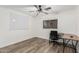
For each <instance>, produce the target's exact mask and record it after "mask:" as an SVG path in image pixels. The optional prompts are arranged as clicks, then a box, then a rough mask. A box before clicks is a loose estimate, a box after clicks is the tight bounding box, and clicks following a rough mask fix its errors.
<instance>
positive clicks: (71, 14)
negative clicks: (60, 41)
mask: <svg viewBox="0 0 79 59" xmlns="http://www.w3.org/2000/svg"><path fill="white" fill-rule="evenodd" d="M58 31H59V32H64V33H71V34H77V15H76V9H74V10H68V11H65V12H61V13H59V14H58Z"/></svg>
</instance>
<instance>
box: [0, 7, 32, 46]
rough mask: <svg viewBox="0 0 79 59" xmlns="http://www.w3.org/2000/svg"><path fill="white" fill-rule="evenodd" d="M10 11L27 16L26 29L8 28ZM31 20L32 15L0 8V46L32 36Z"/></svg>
mask: <svg viewBox="0 0 79 59" xmlns="http://www.w3.org/2000/svg"><path fill="white" fill-rule="evenodd" d="M10 13H16V14H19V15H23V16H26V17H28V18H29V28H28V29H27V30H10V28H9V27H10ZM31 20H33V17H31V16H29V15H26V14H23V13H20V12H17V11H13V10H9V9H6V8H0V47H4V46H7V45H10V44H13V43H16V42H19V41H23V40H25V39H29V38H31V37H33V35H31V31H32V29H31V26H32V21H31ZM26 23H27V22H26Z"/></svg>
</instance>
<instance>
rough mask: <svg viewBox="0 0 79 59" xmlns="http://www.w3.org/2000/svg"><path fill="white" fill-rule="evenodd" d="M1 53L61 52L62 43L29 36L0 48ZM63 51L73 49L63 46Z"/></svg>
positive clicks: (71, 50)
mask: <svg viewBox="0 0 79 59" xmlns="http://www.w3.org/2000/svg"><path fill="white" fill-rule="evenodd" d="M0 52H1V53H62V52H63V45H58V44H53V43H50V44H49V40H46V39H42V38H37V37H35V38H31V39H28V40H25V41H22V42H19V43H16V44H13V45H9V46H6V47H4V48H0ZM64 52H65V53H73V49H71V48H69V47H65V51H64Z"/></svg>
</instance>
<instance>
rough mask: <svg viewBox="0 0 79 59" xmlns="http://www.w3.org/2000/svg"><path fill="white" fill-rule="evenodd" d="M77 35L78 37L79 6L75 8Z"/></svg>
mask: <svg viewBox="0 0 79 59" xmlns="http://www.w3.org/2000/svg"><path fill="white" fill-rule="evenodd" d="M76 14H77V26H76V27H77V35H78V36H79V6H78V7H77V12H76Z"/></svg>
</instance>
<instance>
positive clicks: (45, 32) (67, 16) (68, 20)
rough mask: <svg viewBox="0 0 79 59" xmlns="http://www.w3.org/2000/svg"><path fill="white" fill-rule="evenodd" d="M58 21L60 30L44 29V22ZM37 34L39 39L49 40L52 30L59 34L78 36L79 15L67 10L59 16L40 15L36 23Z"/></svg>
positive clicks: (74, 11)
mask: <svg viewBox="0 0 79 59" xmlns="http://www.w3.org/2000/svg"><path fill="white" fill-rule="evenodd" d="M51 19H58V29H43V20H51ZM34 24H35V28H34V29H35V31H34V32H35V33H36V35H37V37H41V38H45V39H49V33H50V31H51V30H58V32H64V33H71V34H77V15H76V10H75V9H74V10H67V11H63V12H61V13H59V14H50V15H44V14H40V15H38V17H37V18H36V20H35V21H34Z"/></svg>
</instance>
